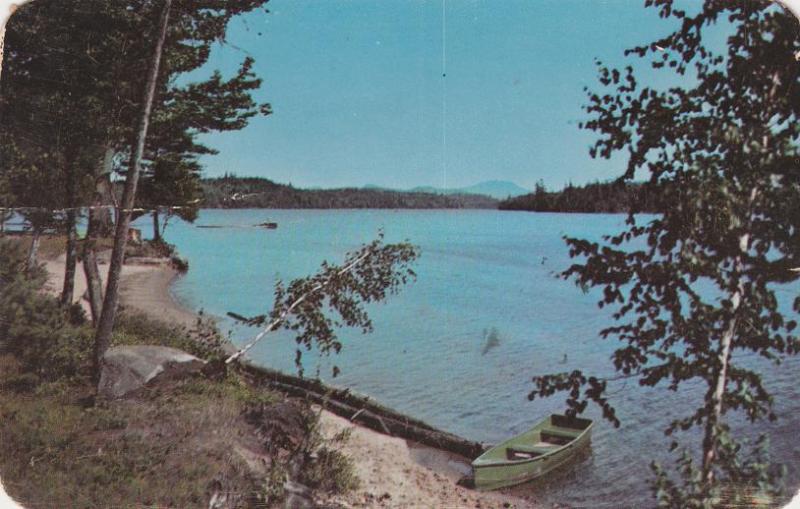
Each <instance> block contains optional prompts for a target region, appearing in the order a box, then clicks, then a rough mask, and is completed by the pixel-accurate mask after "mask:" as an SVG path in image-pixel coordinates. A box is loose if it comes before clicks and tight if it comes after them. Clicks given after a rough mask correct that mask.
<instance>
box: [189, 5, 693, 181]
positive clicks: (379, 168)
mask: <svg viewBox="0 0 800 509" xmlns="http://www.w3.org/2000/svg"><path fill="white" fill-rule="evenodd" d="M697 3H698V2H692V3H690V4H689V5H690V6H691V5H695V6H696V5H697ZM269 9H270V11H271V12H270V13H269V14H266V13H264V12H263V11H258V12H255V13H251V14H250V15H248V16H244V17H242V18H240V19H238V20H236V21H234V22H233V24H232V26H231V28H230V30H229V32H228V38H227V44H225V45H223V46H221V47H220V48H217V49H216V50H215V51H214V53H213V54H212V58H211V62H210V63H209V65H210V67H213V68H219V69H221V70H223V72H227V73H230V72H232V71H233V70H234V69H235V68H236V67H237V65H238V63H239V62H240V61H241V60H242V58H243V57H244V56H245V55H246V54H250V55H252V56H253V57H255V59H256V72H257V73H258V74H259V75H260V76H262V77H263V79H264V85H263V88H262V90H261V91H260V92H259V94H258V97H259V99H260V100H265V101H269V102H270V103H272V105H273V109H274V114H273V115H271V116H269V117H265V118H259V119H257V120H255V121H254V122H252V124H251V125H250V126H249V127H248V128H246V129H245V130H243V131H239V132H234V133H224V134H211V135H208V136H206V137H205V138H204V141H205V142H206V143H208V144H209V145H211V146H213V147H215V148H216V149H218V150H219V151H220V154H219V155H217V156H213V157H207V158H205V159H204V160H203V162H204V164H205V167H206V175H208V176H217V175H221V174H222V173H224V172H226V171H227V172H233V173H236V174H238V175H247V176H263V177H267V178H270V179H272V180H275V181H278V182H284V183H292V184H294V185H295V186H298V187H344V186H362V185H365V184H375V185H381V186H387V187H395V188H408V187H414V186H419V185H434V186H442V187H460V186H466V185H471V184H474V183H476V182H479V181H483V180H490V179H500V180H510V181H513V182H516V183H518V184H520V185H522V186H524V187H527V188H532V187H533V185H534V183H535V182H536V181H537V180H539V179H542V180H544V182H545V184H546V185H547V186H548V187H549V188H560V187H562V186H563V185H564V184H565V183H566V182H568V181H570V180H571V181H572V182H574V183H583V182H587V181H590V180H596V179H600V180H604V179H608V178H611V177H614V176H616V175H618V174H619V173H620V172H621V169H622V167H623V165H624V159H622V158H619V159H617V160H615V161H599V160H592V159H591V158H590V157H589V155H588V147H589V145H590V144H591V142H592V140H593V139H594V137H595V136H594V135H593V134H592V133H591V132H587V131H581V130H580V129H579V128H578V122H580V121H581V120H582V119H585V114H584V112H583V111H582V109H581V105H583V104H584V103H585V93H584V92H583V87H584V86H587V85H588V86H590V88H592V87H593V88H597V85H596V83H597V81H596V67H595V65H594V59H595V57H597V58H600V59H602V60H604V61H606V62H611V63H616V64H623V63H625V59H624V57H623V51H624V49H625V48H628V47H631V46H634V45H636V44H640V43H643V42H650V41H652V40H654V39H655V38H656V37H658V36H660V35H664V34H666V33H669V32H670V31H671V25H670V24H668V23H666V22H664V21H663V20H660V19H659V18H658V15H657V13H656V12H655V11H654V10H653V9H645V8H644V7H643V2H642V1H640V0H606V1H602V0H519V1H518V0H503V1H489V0H436V1H421V0H272V1H271V2H270V3H269ZM632 62H635V60H633V61H632ZM637 69H640V70H641V72H642V73H643V74H642V76H643V77H646V78H649V79H661V78H659V77H658V76H654V75H653V73H654V71H652V70H650V69H647V68H645V66H642V65H639V66H637ZM662 81H663V79H662Z"/></svg>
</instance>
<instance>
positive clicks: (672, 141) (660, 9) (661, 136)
mask: <svg viewBox="0 0 800 509" xmlns="http://www.w3.org/2000/svg"><path fill="white" fill-rule="evenodd" d="M645 5H646V6H647V7H650V8H653V9H655V10H656V11H657V13H658V15H659V16H660V17H661V18H664V19H667V20H671V21H674V22H675V25H676V27H677V28H676V30H675V31H674V32H672V33H671V34H669V35H667V36H666V37H663V38H661V39H659V40H655V41H653V42H652V43H650V44H646V45H642V46H639V47H635V48H632V49H630V50H628V51H627V52H626V55H630V56H632V57H634V58H639V59H643V60H645V61H646V62H647V63H649V65H650V66H652V68H654V69H656V71H654V72H656V73H657V72H667V73H668V72H672V73H676V74H677V75H678V76H683V77H685V80H683V81H682V83H683V85H682V86H672V87H669V88H666V89H662V88H659V87H657V86H647V85H642V84H640V82H639V81H638V80H637V74H638V72H637V71H635V70H634V68H633V67H632V66H628V67H626V68H624V69H618V68H613V67H611V66H606V65H604V64H602V63H599V64H598V65H599V81H600V84H601V87H600V88H601V89H602V90H600V91H588V97H589V101H588V104H587V105H586V107H585V109H586V111H587V113H588V120H587V121H586V122H584V123H583V125H582V127H583V128H586V129H589V130H591V131H594V132H595V133H597V135H598V139H597V141H596V142H595V144H594V145H593V147H592V148H591V156H592V157H600V158H610V157H611V156H612V155H613V154H615V153H617V152H622V153H623V154H624V155H625V156H626V157H627V169H626V172H625V174H624V175H623V176H622V177H621V178H622V179H623V180H627V181H631V180H633V179H634V178H635V177H636V176H637V175H646V178H647V182H646V184H645V185H646V187H647V191H648V194H649V195H651V196H657V197H658V200H657V201H658V203H657V204H656V211H657V214H656V215H655V217H652V218H651V217H647V218H645V217H639V216H637V215H636V214H635V211H634V212H633V213H631V214H630V216H629V217H628V220H627V223H626V224H627V226H626V228H625V229H624V231H622V232H621V233H619V234H618V235H613V236H607V237H605V238H604V240H603V241H602V242H592V241H588V240H583V239H576V238H568V239H566V242H567V244H568V246H569V249H570V255H571V256H572V257H575V258H578V261H577V262H576V263H575V264H574V265H572V266H571V267H570V268H569V269H567V270H566V271H565V272H564V273H563V276H564V277H565V278H568V279H573V280H574V281H575V282H576V283H577V284H579V285H581V286H583V287H600V288H602V290H603V293H602V298H601V300H600V302H599V305H600V306H601V307H603V306H610V307H612V308H613V309H614V310H615V312H614V315H613V318H614V320H615V323H614V324H613V325H611V326H609V327H608V328H606V329H604V330H602V331H601V335H602V337H604V338H614V339H616V340H617V341H619V342H620V343H621V345H620V346H619V348H618V349H617V350H616V351H615V352H614V353H613V355H612V358H611V360H612V362H613V365H614V368H615V369H616V371H617V372H618V374H617V375H616V377H617V378H619V377H633V378H636V379H637V380H638V382H639V384H640V385H642V386H666V387H667V388H668V389H669V390H672V391H678V390H680V389H681V388H684V387H685V386H686V382H689V381H695V382H696V381H700V382H702V384H704V387H705V393H704V397H703V398H702V400H700V401H698V407H697V408H696V409H695V410H694V411H693V413H691V415H687V416H683V417H679V418H677V419H675V420H673V421H672V422H670V423H669V424H668V425H667V427H666V433H667V434H672V432H674V431H677V430H680V429H683V430H685V429H689V428H692V427H700V428H701V429H702V434H703V441H702V457H701V458H700V461H701V466H700V467H699V468H696V467H694V465H693V463H692V461H693V459H692V457H691V454H688V453H687V454H686V455H685V456H684V458H683V459H682V460H681V462H680V463H681V465H682V468H681V470H682V472H683V473H684V474H685V480H684V481H685V482H684V483H683V484H682V485H679V484H678V483H676V482H674V481H672V480H670V479H669V478H668V477H667V475H666V474H665V473H664V471H663V470H661V469H657V471H658V472H659V476H658V478H657V481H655V482H654V483H653V484H654V487H655V489H656V494H657V496H658V498H659V502H660V503H661V504H663V505H668V506H676V507H677V506H683V505H690V506H703V507H705V506H714V505H715V504H718V503H720V500H721V498H720V497H721V496H722V494H723V493H725V494H727V496H743V495H741V493H739V495H736V493H734V494H733V495H732V494H731V492H730V491H726V490H725V489H724V488H723V487H724V486H725V485H726V483H728V484H729V483H731V482H734V481H735V482H753V483H761V485H760V488H761V491H769V489H768V485H769V483H770V481H771V479H770V476H769V472H768V470H767V469H765V468H762V467H761V466H759V463H758V462H756V461H751V460H747V459H743V458H742V455H741V454H737V452H738V451H739V450H740V445H739V444H737V443H736V442H734V441H733V438H732V436H731V432H730V428H729V427H728V426H727V424H726V419H725V415H726V413H728V412H733V411H737V412H743V414H744V415H745V416H746V417H747V418H748V419H749V420H750V421H756V420H758V419H762V418H765V417H766V418H774V413H773V411H772V404H773V398H772V396H771V394H770V392H769V391H768V389H767V387H766V386H765V384H764V382H763V379H762V373H760V372H759V371H757V370H756V368H754V366H755V363H753V362H752V358H753V357H754V356H760V357H762V358H764V359H767V360H769V361H772V362H774V363H776V364H777V363H780V362H781V360H782V359H784V358H785V357H786V356H790V355H794V354H796V353H797V351H798V348H800V341H798V337H797V336H796V335H795V334H794V333H793V331H794V329H795V326H796V322H795V318H796V313H797V312H799V311H800V297H798V298H796V299H795V300H794V302H793V303H790V304H786V303H783V304H782V303H780V302H779V300H778V298H777V297H776V293H775V289H776V287H777V286H778V285H783V284H786V283H791V282H794V281H796V280H797V279H798V277H800V273H799V271H798V267H800V229H799V227H800V169H799V168H798V161H800V158H799V157H798V156H800V153H799V152H800V151H798V135H800V130H799V128H798V125H799V124H798V116H800V87H799V85H800V83H799V82H798V70H799V69H798V65H799V64H798V61H797V58H796V55H797V54H798V50H800V32H798V22H797V20H796V19H794V17H792V16H791V15H790V14H788V13H786V12H784V11H783V10H782V9H781V8H780V7H779V6H778V5H776V4H773V3H770V2H768V1H754V0H747V1H736V2H720V1H717V0H706V1H705V2H703V3H702V4H698V5H697V6H696V9H693V11H694V12H688V11H686V10H682V9H680V8H678V6H676V5H674V3H673V1H672V0H647V1H646V2H645ZM720 27H723V28H727V29H729V34H728V36H727V38H726V39H725V40H724V43H723V44H719V43H718V42H717V43H715V40H716V41H719V39H718V38H714V37H709V36H708V35H709V34H708V32H710V31H712V30H719V29H720ZM609 381H610V380H609V379H607V378H600V377H592V376H589V375H588V374H585V373H583V372H582V371H580V370H576V371H574V372H571V373H560V374H555V375H547V376H537V377H535V378H534V384H535V389H534V390H533V391H532V392H531V394H530V396H529V397H530V399H534V398H537V397H543V396H549V395H551V394H553V393H555V392H557V391H567V392H568V393H569V395H568V397H567V405H568V407H569V412H570V413H571V414H576V413H580V412H582V411H583V410H584V409H585V408H586V407H587V404H588V403H589V402H590V401H592V402H595V403H597V404H599V405H600V406H601V407H602V409H603V414H604V416H605V417H606V418H607V419H609V420H611V421H612V422H614V423H615V424H617V425H618V424H619V420H618V419H619V418H618V416H617V415H616V412H615V409H614V407H613V405H612V403H611V401H610V400H609V399H608V397H607V394H606V388H607V386H608V383H609ZM673 445H675V444H673ZM696 459H697V458H694V460H696Z"/></svg>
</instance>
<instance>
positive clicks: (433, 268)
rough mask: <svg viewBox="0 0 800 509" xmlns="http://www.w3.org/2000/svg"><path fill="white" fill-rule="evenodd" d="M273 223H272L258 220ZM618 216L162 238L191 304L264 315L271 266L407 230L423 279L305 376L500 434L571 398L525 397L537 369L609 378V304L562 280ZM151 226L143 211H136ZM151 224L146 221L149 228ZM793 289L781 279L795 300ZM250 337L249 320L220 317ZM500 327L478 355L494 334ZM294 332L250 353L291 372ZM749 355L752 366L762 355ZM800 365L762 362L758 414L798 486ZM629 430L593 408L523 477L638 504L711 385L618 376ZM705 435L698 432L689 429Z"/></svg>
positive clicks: (294, 224)
mask: <svg viewBox="0 0 800 509" xmlns="http://www.w3.org/2000/svg"><path fill="white" fill-rule="evenodd" d="M267 220H270V221H276V222H278V223H279V228H278V229H277V230H265V229H260V228H252V227H251V226H252V225H254V224H257V223H259V222H263V221H267ZM623 221H624V216H622V215H587V214H533V213H519V212H517V213H515V212H499V211H413V210H412V211H385V210H333V211H330V210H325V211H318V210H291V211H288V210H287V211H281V210H227V211H223V210H204V211H202V212H201V214H200V217H199V219H198V221H197V223H196V224H197V225H217V226H225V228H219V229H201V228H196V227H194V226H191V225H188V224H183V223H173V224H170V226H169V227H168V229H167V232H166V238H167V240H168V241H170V242H172V243H175V244H176V245H177V246H178V249H179V250H180V252H181V254H183V255H184V256H186V257H187V258H188V259H189V261H190V270H189V272H188V274H187V275H186V276H184V277H182V278H181V279H179V280H178V281H177V282H176V284H175V286H174V288H173V291H174V293H175V295H176V296H177V297H178V299H179V300H181V301H182V302H184V303H185V304H187V305H188V306H190V307H192V308H194V309H200V308H202V309H204V310H205V311H206V312H208V313H210V314H212V315H215V316H220V317H224V315H225V313H226V312H227V311H234V312H237V313H240V314H242V315H256V314H261V313H266V312H268V311H269V309H270V306H271V304H272V298H273V297H272V289H273V285H274V282H275V280H276V278H281V279H283V280H284V281H288V280H290V279H292V278H294V277H299V276H303V275H308V274H311V273H313V272H315V271H316V269H317V268H318V266H319V264H320V262H322V261H323V260H329V261H331V262H334V263H338V262H340V261H341V260H342V259H343V258H344V256H345V254H346V253H347V252H348V251H350V250H353V249H356V248H357V247H358V246H359V245H360V244H362V243H364V242H368V241H370V240H372V239H373V238H375V236H376V234H377V232H378V231H379V230H380V229H383V230H384V231H385V233H386V239H387V241H390V242H393V241H401V240H406V239H407V240H409V241H411V242H412V243H414V244H417V245H418V246H420V248H421V257H420V259H419V261H418V263H417V265H416V271H417V273H418V279H417V281H416V282H415V283H413V284H411V285H409V286H407V287H406V288H404V289H403V290H402V292H401V294H400V295H398V296H393V297H390V298H389V299H388V300H387V301H386V302H385V303H381V304H376V305H371V306H369V308H368V310H369V313H370V315H371V317H372V318H373V322H374V326H375V331H374V333H373V334H371V335H367V336H363V335H361V334H360V333H359V332H358V331H350V330H345V331H342V332H341V334H340V337H341V339H342V343H343V344H344V349H343V351H342V352H341V354H340V355H338V356H336V357H335V359H325V358H322V359H320V358H319V356H317V355H314V353H313V352H310V353H305V354H304V365H305V370H306V376H313V375H314V374H315V372H317V371H319V373H320V376H321V377H322V378H324V379H327V380H328V381H330V373H331V366H332V364H333V362H332V361H335V363H336V365H338V366H339V367H340V368H341V370H342V373H341V375H340V376H339V377H337V378H336V379H335V381H333V383H335V384H336V385H340V386H346V387H350V388H352V389H354V390H356V391H358V392H361V393H363V394H366V395H369V396H371V397H373V398H375V399H376V400H378V401H380V402H382V403H384V404H387V405H389V406H391V407H394V408H396V409H397V410H399V411H402V412H405V413H408V414H410V415H413V416H415V417H418V418H421V419H423V420H426V421H428V422H430V423H431V424H433V425H435V426H438V427H440V428H443V429H446V430H449V431H452V432H455V433H457V434H460V435H462V436H465V437H468V438H470V439H474V440H479V441H483V442H487V443H496V442H498V441H501V440H503V439H505V438H507V437H510V436H512V435H514V434H517V433H519V432H521V431H524V430H525V429H527V428H529V427H530V426H531V425H532V424H533V423H534V422H536V421H537V420H538V419H540V418H541V417H543V416H545V415H547V414H549V413H550V412H553V411H560V410H562V408H563V406H562V405H563V397H559V396H556V397H553V398H550V399H548V400H537V401H535V402H529V401H528V400H527V397H526V396H527V394H528V392H529V391H530V390H531V389H532V384H531V382H530V379H531V377H532V376H534V375H540V374H546V373H553V372H561V371H569V370H572V369H577V368H580V369H583V370H584V371H585V372H587V373H592V374H599V375H603V374H610V373H611V371H610V362H609V355H610V353H611V352H612V351H613V349H614V348H615V346H616V342H615V341H611V340H608V341H602V340H599V339H598V334H597V332H598V331H599V330H600V329H601V328H603V327H604V326H607V325H608V324H609V323H610V312H608V311H605V310H600V309H598V307H597V305H596V301H597V296H598V294H597V292H595V291H592V292H589V293H588V294H586V293H583V292H582V291H581V290H580V289H579V288H577V287H576V286H575V285H574V284H573V283H571V282H568V281H563V280H560V279H558V278H557V277H555V273H557V272H559V271H561V270H563V269H564V268H566V267H567V266H568V265H569V264H570V263H571V260H570V259H569V256H568V253H567V249H566V246H565V244H564V242H563V240H562V237H563V236H564V235H569V236H577V237H583V238H589V239H599V238H600V236H601V235H603V234H607V233H614V232H616V231H618V230H619V229H620V228H621V227H622V225H623ZM139 223H140V224H141V227H142V228H145V229H146V228H148V225H149V224H148V222H147V221H146V220H145V221H141V220H140V221H139ZM145 231H147V230H145ZM797 292H798V287H797V286H794V287H792V288H783V289H781V290H780V291H779V292H778V293H779V298H780V299H781V300H783V301H784V302H787V303H788V302H790V301H791V299H792V298H794V296H795V295H797ZM221 325H222V328H223V330H225V331H229V330H230V332H231V336H232V338H233V340H234V342H236V343H239V344H242V343H244V342H245V341H246V340H247V339H249V338H250V337H251V336H252V335H253V334H254V332H255V331H253V330H249V329H246V328H242V327H235V326H234V325H233V323H232V321H231V320H229V319H222V320H221ZM489 335H494V336H496V337H497V338H498V339H499V343H498V344H497V346H495V347H493V348H491V349H489V350H488V351H484V346H485V344H486V340H487V336H489ZM294 349H295V344H294V341H293V340H292V336H291V335H289V334H288V333H278V334H274V335H272V336H268V337H267V339H265V340H264V341H263V342H262V343H261V344H260V345H258V346H257V347H256V348H254V349H253V350H252V351H251V355H250V356H251V358H252V359H253V360H255V361H256V362H258V363H261V364H263V365H266V366H270V367H274V368H279V369H282V370H285V371H288V372H294V369H295V368H294V363H293V360H294ZM750 362H758V361H756V360H752V361H750ZM798 367H800V363H798V362H797V361H796V360H790V361H789V362H786V363H784V364H783V365H781V366H780V367H772V366H768V365H764V369H765V371H766V372H767V373H768V374H767V375H766V377H765V378H766V379H767V386H768V388H769V389H770V390H771V391H772V392H773V394H774V395H775V398H776V401H777V407H776V408H777V411H778V414H779V420H778V422H777V423H773V424H768V425H767V424H763V425H759V426H760V428H759V431H764V432H767V433H769V434H770V436H771V441H772V451H773V459H774V460H775V461H778V462H782V463H784V464H786V465H787V467H788V468H789V479H788V481H789V482H788V486H789V487H790V490H796V489H797V486H798V484H800V472H799V471H798V465H800V442H798V441H797V440H795V439H794V435H796V429H797V426H798V425H799V424H800V398H797V395H798V391H797V389H796V382H797V373H798ZM610 393H611V401H612V403H613V404H614V405H615V406H616V407H617V410H618V416H619V417H620V419H621V420H622V426H621V427H620V428H618V429H614V428H613V427H612V426H611V425H609V424H608V423H606V422H605V421H603V420H602V419H601V418H600V415H599V413H598V412H597V411H596V410H595V409H593V408H592V409H591V410H590V412H589V413H588V414H589V416H590V417H592V418H594V419H596V422H597V424H596V427H595V431H594V433H593V440H592V447H591V452H590V453H589V454H587V455H586V456H585V457H583V458H582V459H581V460H580V461H579V462H577V463H576V464H575V465H574V467H572V468H570V469H566V470H565V471H563V472H561V473H559V474H557V475H556V476H553V477H551V478H549V479H548V480H547V481H546V482H544V483H541V482H539V483H534V484H529V485H526V486H523V487H520V488H516V489H515V492H518V493H521V494H527V493H533V494H536V496H537V497H539V498H541V499H544V500H545V501H552V502H559V503H562V504H567V505H570V506H575V507H640V506H642V505H646V504H648V503H650V502H651V498H650V491H649V489H648V487H647V481H648V479H650V478H651V474H650V470H649V464H650V461H652V460H653V459H655V460H659V461H661V462H662V463H671V462H672V461H673V459H674V458H675V456H672V455H670V454H668V453H666V450H667V447H668V445H669V443H670V440H669V438H667V437H665V436H664V435H663V433H662V430H663V428H664V427H665V426H666V424H667V423H668V422H669V421H670V420H671V419H673V418H675V417H678V416H684V415H688V414H689V413H690V412H691V410H692V409H694V408H695V406H696V405H697V404H698V403H699V398H701V397H702V393H703V388H702V387H700V386H693V387H690V386H686V387H685V388H683V389H682V390H681V392H679V393H672V392H668V391H666V390H665V389H662V388H658V389H643V388H640V387H638V386H637V385H636V383H635V381H629V382H627V383H624V382H618V383H616V384H615V385H612V386H611V390H610ZM680 438H681V439H682V440H685V442H686V443H689V444H695V446H696V444H697V432H693V433H690V434H684V435H682V436H681V437H680Z"/></svg>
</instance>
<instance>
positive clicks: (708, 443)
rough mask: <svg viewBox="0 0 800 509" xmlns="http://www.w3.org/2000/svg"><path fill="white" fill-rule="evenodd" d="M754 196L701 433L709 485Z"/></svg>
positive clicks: (741, 239)
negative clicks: (702, 433)
mask: <svg viewBox="0 0 800 509" xmlns="http://www.w3.org/2000/svg"><path fill="white" fill-rule="evenodd" d="M757 196H758V190H757V188H756V187H753V189H752V190H751V191H750V202H749V207H748V209H749V210H750V212H749V213H748V217H747V219H746V225H747V230H746V231H745V233H743V234H742V235H740V236H739V255H738V256H736V257H735V259H734V264H733V265H734V266H733V276H732V277H734V278H735V282H736V290H735V291H734V292H733V294H731V297H730V301H731V307H730V318H729V319H728V323H727V324H726V327H725V330H724V331H723V332H722V337H721V338H720V344H719V370H718V371H717V375H716V380H715V384H714V387H713V392H712V394H711V413H710V414H709V416H708V420H707V421H706V427H705V434H704V437H703V479H704V480H705V482H706V483H708V485H709V486H710V485H711V484H712V483H713V482H714V469H713V466H714V461H715V460H716V458H717V439H718V436H717V434H718V429H717V426H718V425H719V423H720V422H721V420H722V411H723V406H722V399H723V397H724V395H725V388H726V385H727V383H728V365H729V363H730V358H731V346H732V345H733V338H734V337H735V335H736V326H737V324H738V319H737V316H736V315H737V313H738V311H739V308H740V307H741V305H742V299H743V298H744V262H743V257H744V256H745V255H746V254H747V251H748V250H749V248H750V228H751V223H752V208H753V203H754V202H755V200H756V197H757Z"/></svg>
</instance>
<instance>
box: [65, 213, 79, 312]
mask: <svg viewBox="0 0 800 509" xmlns="http://www.w3.org/2000/svg"><path fill="white" fill-rule="evenodd" d="M76 216H77V214H76V213H75V210H74V209H69V210H67V257H66V261H65V263H64V286H63V288H62V290H61V305H62V306H69V305H70V304H72V299H73V297H74V293H75V266H76V265H77V262H78V246H77V243H78V238H77V237H78V235H77V231H76V224H75V223H76V222H77V217H76Z"/></svg>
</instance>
